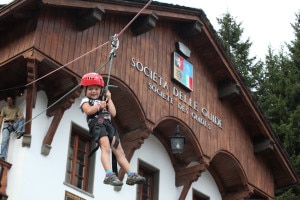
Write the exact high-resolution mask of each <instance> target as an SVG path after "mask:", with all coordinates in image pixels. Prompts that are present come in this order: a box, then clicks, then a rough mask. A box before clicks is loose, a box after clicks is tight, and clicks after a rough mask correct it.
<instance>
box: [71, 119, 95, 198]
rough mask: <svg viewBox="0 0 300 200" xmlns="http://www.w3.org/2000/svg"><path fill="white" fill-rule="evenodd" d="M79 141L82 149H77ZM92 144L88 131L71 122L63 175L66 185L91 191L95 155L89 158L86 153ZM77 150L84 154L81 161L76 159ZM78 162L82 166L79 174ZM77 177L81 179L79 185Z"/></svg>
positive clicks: (93, 144)
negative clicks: (82, 145) (82, 146)
mask: <svg viewBox="0 0 300 200" xmlns="http://www.w3.org/2000/svg"><path fill="white" fill-rule="evenodd" d="M80 141H81V142H82V141H83V142H84V144H85V145H84V147H85V148H84V149H78V148H79V142H80ZM94 146H95V143H94V142H93V141H92V139H91V137H90V135H89V132H88V131H87V130H85V129H83V128H81V127H80V126H78V125H76V124H74V123H72V126H71V131H70V137H69V142H68V149H69V150H68V154H67V164H66V176H65V183H66V184H67V185H70V186H71V187H72V188H75V189H77V190H79V191H83V192H88V193H92V192H93V182H94V173H95V156H92V157H91V158H89V157H88V154H89V152H90V150H91V149H92V148H93V147H94ZM78 152H81V153H82V154H83V155H84V157H83V161H84V162H83V163H82V162H80V160H79V159H78ZM74 158H76V159H74ZM78 163H79V165H80V166H84V169H83V171H81V173H80V174H79V175H78V167H77V164H78ZM73 166H75V167H73ZM79 170H81V169H79ZM76 177H77V179H76ZM78 179H82V180H81V181H82V183H81V186H79V185H78ZM76 180H77V181H76Z"/></svg>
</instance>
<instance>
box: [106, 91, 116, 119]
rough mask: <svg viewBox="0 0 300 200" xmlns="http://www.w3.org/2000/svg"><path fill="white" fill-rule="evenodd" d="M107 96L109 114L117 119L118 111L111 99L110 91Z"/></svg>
mask: <svg viewBox="0 0 300 200" xmlns="http://www.w3.org/2000/svg"><path fill="white" fill-rule="evenodd" d="M105 96H106V99H107V107H108V112H109V113H110V115H111V116H112V117H115V116H116V114H117V111H116V107H115V105H114V102H113V101H112V99H111V93H110V91H109V90H108V91H107V92H106V93H105Z"/></svg>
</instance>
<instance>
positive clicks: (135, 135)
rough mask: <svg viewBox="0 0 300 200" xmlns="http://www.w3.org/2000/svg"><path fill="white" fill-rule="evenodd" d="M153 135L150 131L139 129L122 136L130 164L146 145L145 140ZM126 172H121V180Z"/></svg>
mask: <svg viewBox="0 0 300 200" xmlns="http://www.w3.org/2000/svg"><path fill="white" fill-rule="evenodd" d="M150 133H151V130H150V129H147V128H145V129H139V130H135V131H132V132H130V133H127V134H125V135H124V136H122V138H121V139H122V147H123V149H124V152H125V155H126V158H127V160H128V162H130V160H131V158H132V156H133V154H134V152H135V150H137V149H139V148H140V147H141V145H142V144H143V143H144V140H145V139H147V138H148V137H149V135H150ZM124 175H125V171H124V170H123V169H121V170H120V172H119V178H120V179H121V180H122V179H123V178H124Z"/></svg>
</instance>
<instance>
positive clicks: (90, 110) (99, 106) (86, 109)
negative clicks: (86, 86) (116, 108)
mask: <svg viewBox="0 0 300 200" xmlns="http://www.w3.org/2000/svg"><path fill="white" fill-rule="evenodd" d="M104 104H106V103H103V102H101V101H100V102H99V103H97V104H95V105H93V106H91V105H90V104H89V103H88V102H86V103H84V104H83V105H82V107H81V108H82V110H83V112H84V113H85V114H86V115H93V114H95V113H96V112H98V111H100V110H102V109H103V108H105V107H106V105H104Z"/></svg>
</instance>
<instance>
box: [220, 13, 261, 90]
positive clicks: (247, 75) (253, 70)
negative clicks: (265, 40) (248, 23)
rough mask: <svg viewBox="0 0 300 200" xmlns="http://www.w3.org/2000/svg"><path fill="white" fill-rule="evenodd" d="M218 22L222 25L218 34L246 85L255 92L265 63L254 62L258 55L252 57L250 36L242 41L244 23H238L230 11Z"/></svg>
mask: <svg viewBox="0 0 300 200" xmlns="http://www.w3.org/2000/svg"><path fill="white" fill-rule="evenodd" d="M217 22H218V23H219V25H220V26H221V28H220V29H219V30H218V35H219V37H220V40H221V41H222V44H223V45H224V47H225V49H226V51H227V53H228V55H229V57H230V59H231V60H232V62H233V64H234V65H235V67H236V70H237V72H238V73H239V74H240V76H241V78H242V79H243V80H244V83H245V85H246V86H247V87H248V88H249V89H250V91H253V92H254V91H255V90H256V88H257V87H258V83H259V79H260V74H261V70H262V67H263V65H262V62H261V61H258V62H257V63H255V64H253V62H254V61H255V60H256V57H250V47H251V46H252V43H251V42H250V40H249V38H248V39H246V41H242V35H243V32H244V29H243V28H242V23H237V22H236V21H235V19H234V18H233V17H232V16H231V15H230V13H229V12H226V13H225V14H223V17H222V18H217Z"/></svg>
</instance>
